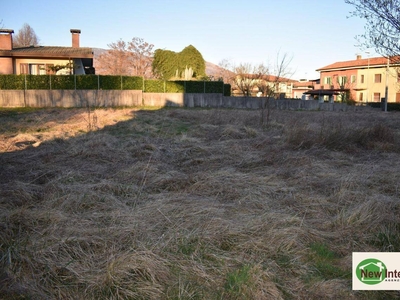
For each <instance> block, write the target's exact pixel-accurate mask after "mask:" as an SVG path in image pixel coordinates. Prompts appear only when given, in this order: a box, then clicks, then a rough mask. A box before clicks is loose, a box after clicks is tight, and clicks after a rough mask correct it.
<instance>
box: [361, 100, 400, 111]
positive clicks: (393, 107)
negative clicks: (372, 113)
mask: <svg viewBox="0 0 400 300" xmlns="http://www.w3.org/2000/svg"><path fill="white" fill-rule="evenodd" d="M368 105H369V106H371V107H373V108H380V109H382V110H383V109H384V105H385V104H384V103H383V102H369V103H368ZM387 110H388V111H400V103H393V102H388V104H387Z"/></svg>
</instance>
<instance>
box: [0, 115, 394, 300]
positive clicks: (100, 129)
mask: <svg viewBox="0 0 400 300" xmlns="http://www.w3.org/2000/svg"><path fill="white" fill-rule="evenodd" d="M95 113H96V116H97V125H96V128H97V130H92V131H88V126H87V123H88V122H87V120H86V119H85V118H86V116H87V113H86V112H85V110H80V109H69V110H61V109H59V110H26V111H24V110H23V111H4V110H3V111H2V114H1V120H0V122H1V130H0V139H1V147H0V148H1V152H2V153H1V154H0V164H1V169H0V179H1V180H0V208H1V209H0V258H1V260H0V266H1V269H0V283H1V284H0V298H2V299H321V298H322V299H396V298H398V297H399V296H400V295H399V293H398V292H385V291H380V292H360V291H359V292H356V291H352V289H351V254H352V252H353V251H400V249H399V248H400V239H399V238H400V233H399V218H400V217H399V216H400V214H399V212H400V203H399V195H400V191H399V180H398V178H399V175H400V160H399V153H400V151H399V150H400V148H399V145H400V139H399V138H400V136H399V128H400V126H399V125H400V121H399V116H398V114H392V113H387V114H384V113H382V112H380V111H377V112H364V113H345V112H341V113H333V112H332V113H328V112H294V111H292V112H289V111H274V112H273V113H272V115H271V120H270V124H269V126H268V127H263V128H260V126H259V112H257V111H246V110H243V111H239V110H200V109H193V110H186V109H162V110H157V111H146V110H135V109H115V110H114V109H99V110H96V111H95ZM92 128H93V127H92Z"/></svg>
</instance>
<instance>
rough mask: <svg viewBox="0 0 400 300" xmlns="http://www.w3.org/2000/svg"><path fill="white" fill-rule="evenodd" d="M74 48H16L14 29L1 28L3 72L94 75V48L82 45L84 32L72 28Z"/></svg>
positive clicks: (0, 42)
mask: <svg viewBox="0 0 400 300" xmlns="http://www.w3.org/2000/svg"><path fill="white" fill-rule="evenodd" d="M70 32H71V34H72V45H71V47H57V46H29V47H18V48H14V47H13V42H12V35H13V33H14V30H12V29H0V74H30V75H46V74H57V75H60V74H61V75H63V74H64V75H65V74H76V75H84V74H94V68H93V56H94V55H93V49H92V48H87V47H80V46H79V39H80V33H81V31H80V30H79V29H71V30H70Z"/></svg>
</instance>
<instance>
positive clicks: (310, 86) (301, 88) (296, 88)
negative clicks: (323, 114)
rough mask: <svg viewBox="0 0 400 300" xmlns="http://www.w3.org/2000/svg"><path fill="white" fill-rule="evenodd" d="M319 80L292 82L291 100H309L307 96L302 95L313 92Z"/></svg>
mask: <svg viewBox="0 0 400 300" xmlns="http://www.w3.org/2000/svg"><path fill="white" fill-rule="evenodd" d="M319 82H320V81H319V79H315V80H307V79H300V80H299V81H296V82H293V88H292V98H293V99H303V100H309V99H311V97H309V96H308V95H307V96H306V95H304V93H306V92H308V91H310V90H314V89H315V87H316V86H317V85H318V84H319Z"/></svg>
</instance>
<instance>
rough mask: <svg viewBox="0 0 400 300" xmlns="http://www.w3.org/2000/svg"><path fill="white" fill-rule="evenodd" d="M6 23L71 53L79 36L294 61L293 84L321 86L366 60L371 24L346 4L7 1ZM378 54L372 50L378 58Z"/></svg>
mask: <svg viewBox="0 0 400 300" xmlns="http://www.w3.org/2000/svg"><path fill="white" fill-rule="evenodd" d="M2 2H3V3H1V9H0V20H2V21H3V24H2V25H3V27H4V28H7V29H14V31H15V33H17V32H18V30H19V29H20V28H21V27H22V26H23V24H24V23H28V24H29V25H30V26H31V27H32V28H33V29H34V30H35V32H36V34H37V35H38V37H39V39H40V43H41V45H45V46H70V45H71V34H70V31H69V30H70V29H71V28H77V29H81V31H82V33H81V37H80V45H81V46H82V47H96V48H108V47H107V45H108V44H110V43H113V42H116V41H117V40H119V39H122V40H124V41H129V40H131V39H132V38H133V37H139V38H143V39H144V40H145V41H147V42H149V43H151V44H154V47H155V49H158V48H161V49H167V50H172V51H176V52H179V51H181V50H182V49H183V48H184V47H186V46H188V45H193V46H194V47H196V48H197V50H199V51H200V53H201V54H202V55H203V57H204V59H205V60H206V61H209V62H212V63H214V64H218V63H219V62H220V61H221V60H223V59H227V60H229V61H230V62H231V63H232V64H236V65H237V64H240V63H251V64H259V63H264V64H267V65H268V64H270V65H271V64H274V62H275V61H276V57H277V55H278V53H279V54H281V55H282V54H284V53H287V54H288V55H289V56H290V57H292V61H291V64H290V69H291V70H292V72H294V75H293V76H292V78H293V79H300V78H308V79H315V78H319V74H318V72H316V71H315V70H316V69H318V68H320V67H323V66H326V65H329V64H331V63H334V62H336V61H343V60H351V59H355V57H356V54H357V53H360V54H362V55H363V56H365V57H366V54H365V53H362V51H361V50H360V49H359V47H356V46H355V45H356V44H357V41H356V39H355V36H356V35H358V34H362V33H363V32H364V21H363V20H360V19H358V18H348V16H349V15H350V13H349V12H350V11H351V10H352V9H353V7H352V6H350V5H348V4H345V3H344V0H334V1H330V0H319V1H318V0H253V1H244V0H229V1H217V0H213V1H210V0H202V1H196V0H192V1H187V0H185V1H182V0H130V1H129V0H126V1H122V0H114V1H110V0H107V1H105V0H97V1H92V0H79V1H77V0H68V1H65V0H63V1H59V0H51V1H50V0H36V1H29V0H14V1H2ZM370 51H371V53H373V51H372V50H370Z"/></svg>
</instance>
